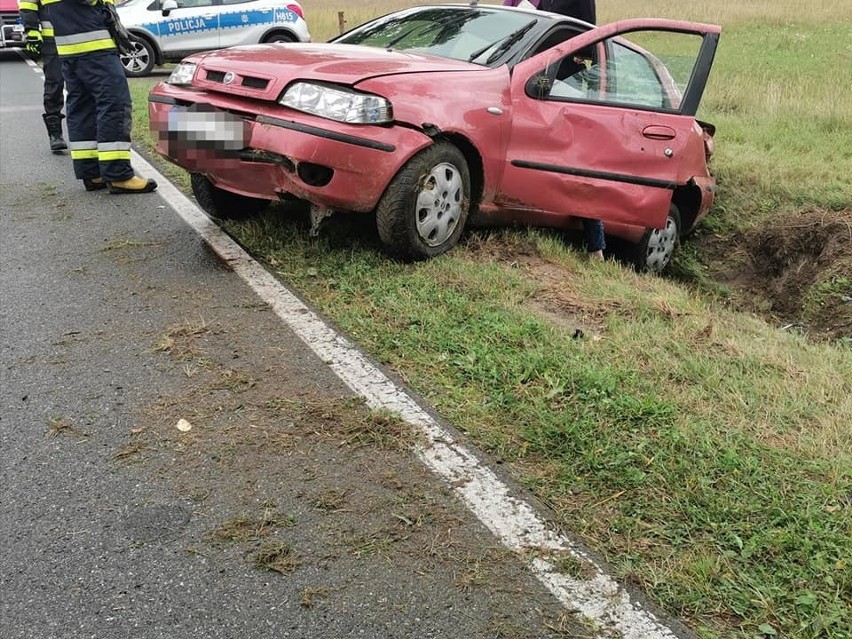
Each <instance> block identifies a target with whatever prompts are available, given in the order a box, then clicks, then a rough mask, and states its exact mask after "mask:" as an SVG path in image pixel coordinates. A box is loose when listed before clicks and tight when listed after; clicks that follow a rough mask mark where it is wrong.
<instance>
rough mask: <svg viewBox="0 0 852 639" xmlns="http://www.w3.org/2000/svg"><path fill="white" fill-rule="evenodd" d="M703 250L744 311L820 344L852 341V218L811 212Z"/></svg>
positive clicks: (708, 242)
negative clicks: (825, 340)
mask: <svg viewBox="0 0 852 639" xmlns="http://www.w3.org/2000/svg"><path fill="white" fill-rule="evenodd" d="M702 244H703V245H702V252H703V253H704V254H705V260H706V261H707V262H708V263H709V265H710V266H709V271H710V275H711V277H712V278H713V279H714V280H716V281H718V282H719V283H721V284H723V285H725V286H726V287H727V288H728V289H729V290H730V292H731V299H732V302H733V303H734V305H735V306H736V308H739V309H742V310H745V311H750V312H756V313H758V314H761V315H763V316H765V317H766V318H767V319H768V320H769V321H771V322H773V323H777V324H778V325H780V326H782V327H784V328H786V329H788V330H790V329H792V330H799V331H801V332H804V333H806V334H807V335H809V336H810V337H813V338H815V339H828V340H832V339H841V338H852V210H846V211H840V212H829V211H808V212H803V213H800V214H798V215H795V216H790V217H786V218H782V219H778V220H775V221H773V223H772V225H771V226H761V227H756V228H753V229H752V230H750V231H748V232H747V233H745V234H743V235H742V236H740V237H737V238H733V239H729V238H725V239H723V238H719V237H708V238H705V239H704V240H702Z"/></svg>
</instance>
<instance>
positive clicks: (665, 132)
mask: <svg viewBox="0 0 852 639" xmlns="http://www.w3.org/2000/svg"><path fill="white" fill-rule="evenodd" d="M642 135H644V136H645V137H646V138H648V139H649V140H674V139H675V136H676V135H677V133H676V132H675V130H674V129H673V128H671V127H670V126H661V125H659V124H651V125H649V126H646V127H645V128H644V129H642Z"/></svg>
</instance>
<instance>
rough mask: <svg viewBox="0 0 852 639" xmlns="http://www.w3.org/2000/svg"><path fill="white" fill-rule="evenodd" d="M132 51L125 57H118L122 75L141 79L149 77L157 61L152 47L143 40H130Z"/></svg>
mask: <svg viewBox="0 0 852 639" xmlns="http://www.w3.org/2000/svg"><path fill="white" fill-rule="evenodd" d="M131 44H132V45H133V50H132V51H131V52H130V53H129V54H127V55H123V54H122V55H120V56H119V59H120V60H121V66H123V67H124V75H126V76H127V77H128V78H141V77H142V76H146V75H149V74H150V73H151V71H153V70H154V64H155V63H156V61H157V56H156V53H155V52H154V47H153V46H152V45H151V43H150V42H148V41H147V40H145V39H143V38H138V39H136V38H135V39H133V40H131Z"/></svg>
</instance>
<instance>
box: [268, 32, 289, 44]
mask: <svg viewBox="0 0 852 639" xmlns="http://www.w3.org/2000/svg"><path fill="white" fill-rule="evenodd" d="M295 41H296V38H294V37H293V36H291V35H290V34H289V33H273V34H271V35H268V36H266V37H265V38H264V39H263V44H272V43H273V42H295Z"/></svg>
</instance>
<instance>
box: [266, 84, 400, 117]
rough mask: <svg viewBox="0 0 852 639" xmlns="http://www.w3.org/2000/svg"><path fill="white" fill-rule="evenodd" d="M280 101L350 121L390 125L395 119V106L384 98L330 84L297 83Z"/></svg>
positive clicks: (310, 111)
mask: <svg viewBox="0 0 852 639" xmlns="http://www.w3.org/2000/svg"><path fill="white" fill-rule="evenodd" d="M278 103H279V104H281V105H282V106H285V107H290V108H291V109H296V110H297V111H304V112H305V113H311V114H313V115H318V116H320V117H322V118H328V119H329V120H337V121H338V122H347V123H349V124H386V123H388V122H392V121H393V108H392V107H391V103H390V102H388V101H387V100H385V99H384V98H382V97H379V96H377V95H370V94H368V93H360V92H358V91H353V90H351V89H347V88H346V87H333V86H329V85H327V84H314V83H312V82H294V83H293V84H291V85H290V86H289V87H287V90H286V91H285V92H284V95H283V96H281V99H280V100H279V101H278Z"/></svg>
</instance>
